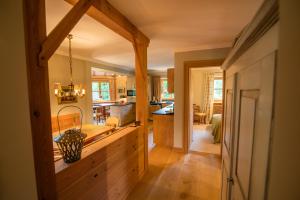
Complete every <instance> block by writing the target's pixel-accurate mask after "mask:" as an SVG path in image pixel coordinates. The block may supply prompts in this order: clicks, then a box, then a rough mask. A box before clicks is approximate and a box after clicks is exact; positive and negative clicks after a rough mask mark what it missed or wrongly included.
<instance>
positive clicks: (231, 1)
mask: <svg viewBox="0 0 300 200" xmlns="http://www.w3.org/2000/svg"><path fill="white" fill-rule="evenodd" d="M108 1H109V2H110V3H111V4H112V5H113V6H114V7H115V8H117V9H118V10H119V11H120V12H121V13H123V14H124V15H125V16H126V17H127V18H128V19H129V20H130V21H131V22H132V23H133V24H135V25H136V26H137V27H138V28H139V29H140V30H141V31H142V32H143V33H144V34H145V35H147V36H148V37H149V38H150V45H149V48H148V68H149V69H152V70H164V69H166V68H168V67H173V64H174V52H179V51H190V50H203V49H212V48H221V47H229V46H230V45H231V43H232V41H233V39H234V38H235V36H236V35H237V34H238V33H239V32H240V31H241V29H242V28H243V27H244V26H245V25H246V24H247V23H248V22H249V21H250V20H251V18H252V17H253V16H254V14H255V12H256V11H257V10H258V8H259V6H260V5H261V3H262V2H263V0H226V1H224V0H209V1H208V0H184V1H183V0H126V1H124V0H108ZM71 8H72V6H71V5H69V4H68V3H66V2H65V1H63V0H46V19H47V32H48V33H49V32H50V31H51V30H52V29H53V28H54V27H55V25H56V24H57V23H58V22H59V21H60V20H61V19H62V18H63V16H64V15H65V14H66V13H67V12H68V11H69V10H70V9H71ZM71 33H72V34H73V35H74V39H73V41H72V47H73V48H72V50H73V54H74V57H78V58H83V59H86V60H90V61H94V62H101V61H103V62H108V63H113V64H116V65H119V66H120V67H123V68H127V69H133V68H134V51H133V48H132V45H131V43H130V42H129V41H127V40H126V39H124V38H122V37H121V36H119V35H118V34H116V33H114V32H113V31H111V30H109V29H108V28H106V27H105V26H103V25H101V24H100V23H99V22H97V21H95V20H94V19H92V18H90V17H89V16H87V15H85V16H83V18H82V19H81V20H80V22H79V23H78V24H77V25H76V26H75V28H74V29H73V30H72V31H71ZM67 47H68V43H67V41H64V42H63V44H62V45H61V46H60V48H59V49H58V51H57V53H60V54H67V52H68V51H67Z"/></svg>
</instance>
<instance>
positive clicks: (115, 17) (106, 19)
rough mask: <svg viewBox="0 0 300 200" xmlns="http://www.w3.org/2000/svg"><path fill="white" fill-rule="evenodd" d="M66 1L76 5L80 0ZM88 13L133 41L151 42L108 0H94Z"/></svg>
mask: <svg viewBox="0 0 300 200" xmlns="http://www.w3.org/2000/svg"><path fill="white" fill-rule="evenodd" d="M65 1H66V2H68V3H70V4H72V5H75V4H76V2H78V0H65ZM87 14H88V15H89V16H90V17H92V18H94V19H95V20H97V21H98V22H100V23H101V24H103V25H104V26H106V27H108V28H109V29H111V30H113V31H114V32H116V33H118V34H119V35H121V36H122V37H124V38H125V39H127V40H129V41H130V42H132V43H134V42H135V41H139V42H143V43H146V44H147V46H148V44H149V42H150V40H149V38H148V37H147V36H145V35H144V34H143V33H142V32H141V31H139V30H138V28H137V27H136V26H135V25H133V24H132V23H131V22H130V21H129V20H128V19H127V18H126V17H125V16H124V15H123V14H122V13H120V12H119V11H118V10H117V9H116V8H114V7H113V6H112V5H111V4H110V3H109V2H108V1H107V0H98V1H94V2H93V6H92V7H91V8H90V9H89V10H88V11H87Z"/></svg>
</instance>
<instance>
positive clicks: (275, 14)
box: [222, 0, 279, 70]
mask: <svg viewBox="0 0 300 200" xmlns="http://www.w3.org/2000/svg"><path fill="white" fill-rule="evenodd" d="M278 20H279V5H278V0H266V1H265V2H264V3H263V5H262V6H261V8H260V9H259V11H258V12H257V14H256V15H255V16H254V18H253V20H252V22H251V23H250V24H249V25H248V26H246V27H245V28H244V30H243V31H242V32H241V33H240V36H239V37H238V38H237V39H236V41H235V44H234V46H233V48H232V50H231V51H230V53H229V55H228V56H227V58H226V60H225V61H224V63H223V65H222V68H223V69H224V70H226V69H228V68H229V67H230V66H231V65H232V64H233V63H234V62H235V61H236V60H237V59H238V58H239V57H240V56H241V55H243V54H244V53H245V52H246V51H247V50H248V49H249V48H250V47H251V46H252V45H253V44H254V43H255V42H256V41H258V40H259V39H260V38H261V37H263V36H264V34H265V33H266V32H267V31H268V30H270V28H272V26H273V25H274V24H275V23H276V22H277V21H278Z"/></svg>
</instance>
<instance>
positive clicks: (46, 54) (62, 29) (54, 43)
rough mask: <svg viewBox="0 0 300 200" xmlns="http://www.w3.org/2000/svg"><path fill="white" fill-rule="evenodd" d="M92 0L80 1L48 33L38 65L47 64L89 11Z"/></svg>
mask: <svg viewBox="0 0 300 200" xmlns="http://www.w3.org/2000/svg"><path fill="white" fill-rule="evenodd" d="M93 1H94V0H80V1H78V3H76V5H74V7H73V8H72V9H71V10H70V11H69V12H68V14H67V15H66V16H65V17H64V18H63V19H62V20H61V21H60V22H59V24H58V25H57V26H56V27H55V28H54V29H53V30H52V31H51V32H50V34H49V35H48V37H47V39H46V40H45V41H44V42H43V44H42V51H41V53H40V55H39V59H40V64H41V63H42V62H48V60H49V58H50V57H51V56H52V55H53V54H54V52H55V51H56V49H57V48H58V47H59V45H60V44H61V43H62V41H63V40H64V39H65V38H66V37H67V35H68V34H69V33H70V31H71V30H72V29H73V28H74V26H75V25H76V24H77V23H78V21H79V20H80V19H81V17H82V16H83V15H84V13H85V12H86V11H87V10H88V9H89V7H90V6H91V5H92V2H93Z"/></svg>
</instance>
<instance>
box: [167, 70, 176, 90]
mask: <svg viewBox="0 0 300 200" xmlns="http://www.w3.org/2000/svg"><path fill="white" fill-rule="evenodd" d="M167 75H168V92H169V93H174V68H169V69H168V71H167Z"/></svg>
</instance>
